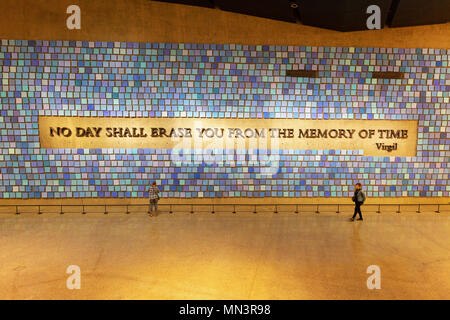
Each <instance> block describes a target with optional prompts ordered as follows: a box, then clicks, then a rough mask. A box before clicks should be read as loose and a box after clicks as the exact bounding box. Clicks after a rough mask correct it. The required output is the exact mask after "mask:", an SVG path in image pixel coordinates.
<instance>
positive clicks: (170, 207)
mask: <svg viewBox="0 0 450 320" xmlns="http://www.w3.org/2000/svg"><path fill="white" fill-rule="evenodd" d="M169 213H170V214H172V213H173V211H172V205H170V206H169Z"/></svg>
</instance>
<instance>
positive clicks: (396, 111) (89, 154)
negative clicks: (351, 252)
mask: <svg viewBox="0 0 450 320" xmlns="http://www.w3.org/2000/svg"><path fill="white" fill-rule="evenodd" d="M0 41H1V47H0V48H1V49H0V110H1V111H0V112H1V117H0V130H1V142H0V169H1V174H0V178H1V179H0V197H1V198H15V199H26V198H80V197H88V198H95V197H106V198H122V197H127V198H128V197H131V198H140V197H145V196H146V195H147V193H146V189H147V186H148V185H149V184H150V183H151V181H153V180H156V181H157V183H158V185H160V188H161V189H162V191H163V192H162V196H163V197H181V198H202V197H285V198H294V197H347V196H349V195H350V194H351V192H352V190H353V185H354V184H355V183H356V182H361V183H362V184H363V185H364V188H365V190H366V194H367V195H368V196H369V197H402V196H408V197H441V196H445V197H448V196H449V191H450V183H449V159H450V140H449V135H450V127H449V122H448V120H449V119H448V117H449V109H450V104H449V92H450V74H449V70H450V69H449V56H450V50H448V49H447V50H442V49H396V48H355V47H309V46H272V45H270V46H269V45H262V46H253V45H237V44H228V45H214V44H182V43H175V44H174V43H135V42H84V41H29V40H0ZM289 69H306V70H318V75H319V77H317V78H294V77H287V76H286V70H289ZM374 71H399V72H404V78H403V79H374V78H372V77H371V75H372V72H374ZM44 115H45V116H78V117H92V116H95V117H130V118H133V117H156V118H163V119H164V118H190V117H195V118H225V119H235V118H239V119H266V118H270V119H273V118H277V119H291V118H293V119H386V120H389V119H393V120H418V125H419V128H418V142H417V153H416V156H415V157H369V156H364V154H363V152H362V150H300V149H299V150H279V151H273V152H277V153H278V155H279V159H280V162H279V169H278V170H277V171H276V172H275V174H274V175H271V176H267V175H265V174H262V172H263V169H264V168H263V167H262V166H258V162H253V161H249V160H250V157H249V153H250V154H251V153H264V152H267V151H265V150H249V151H245V150H237V151H236V153H234V151H233V150H225V151H224V152H225V153H228V152H230V153H233V155H232V158H233V159H234V160H235V162H234V166H232V165H227V162H225V163H224V164H223V163H222V164H220V163H219V164H218V163H211V162H204V161H196V162H194V164H191V165H181V166H179V165H176V164H174V163H173V162H172V161H171V158H170V153H171V150H169V149H43V148H40V144H39V132H38V130H39V128H38V116H44ZM216 151H218V150H216ZM204 152H206V151H204ZM196 157H197V160H198V159H201V154H197V156H196Z"/></svg>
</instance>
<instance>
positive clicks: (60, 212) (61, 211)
mask: <svg viewBox="0 0 450 320" xmlns="http://www.w3.org/2000/svg"><path fill="white" fill-rule="evenodd" d="M62 208H63V205H62V203H61V207H60V209H61V210H60V211H59V214H64V211H63V209H62Z"/></svg>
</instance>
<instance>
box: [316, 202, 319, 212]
mask: <svg viewBox="0 0 450 320" xmlns="http://www.w3.org/2000/svg"><path fill="white" fill-rule="evenodd" d="M316 213H317V214H319V213H320V211H319V204H317V207H316Z"/></svg>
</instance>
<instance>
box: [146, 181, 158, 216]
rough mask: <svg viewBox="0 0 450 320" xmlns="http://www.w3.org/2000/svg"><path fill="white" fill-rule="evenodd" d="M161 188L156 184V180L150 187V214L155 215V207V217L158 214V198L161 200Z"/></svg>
mask: <svg viewBox="0 0 450 320" xmlns="http://www.w3.org/2000/svg"><path fill="white" fill-rule="evenodd" d="M159 193H160V191H159V188H158V187H157V186H156V181H153V183H152V185H151V186H150V187H149V189H148V198H149V200H150V206H149V211H148V214H149V215H150V217H151V216H153V207H154V208H155V217H156V216H157V215H158V213H157V210H158V200H159Z"/></svg>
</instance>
